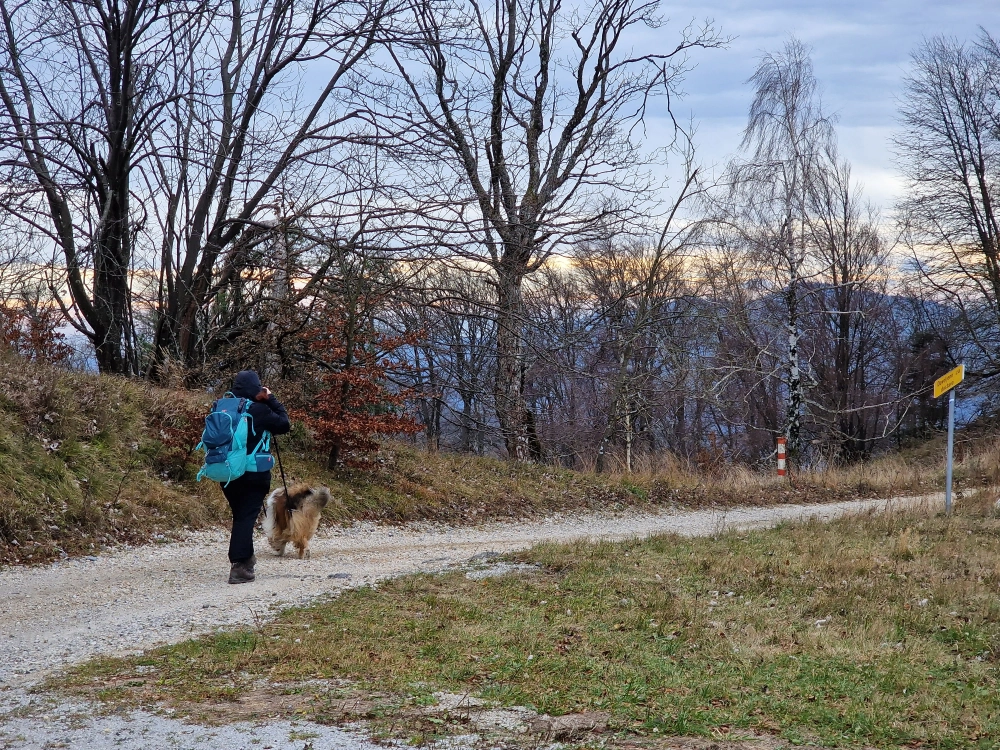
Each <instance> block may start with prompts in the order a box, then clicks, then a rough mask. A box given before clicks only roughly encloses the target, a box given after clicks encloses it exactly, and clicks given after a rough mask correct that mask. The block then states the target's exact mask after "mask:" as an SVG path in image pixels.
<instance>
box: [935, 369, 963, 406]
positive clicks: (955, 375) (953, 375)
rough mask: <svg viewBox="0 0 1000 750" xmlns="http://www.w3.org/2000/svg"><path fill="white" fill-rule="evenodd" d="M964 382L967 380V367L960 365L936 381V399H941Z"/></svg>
mask: <svg viewBox="0 0 1000 750" xmlns="http://www.w3.org/2000/svg"><path fill="white" fill-rule="evenodd" d="M963 380H965V365H959V366H958V367H956V368H955V369H954V370H952V371H951V372H947V373H945V374H944V375H942V376H941V377H939V378H938V379H937V380H935V381H934V398H940V397H941V396H942V394H945V393H947V392H948V391H950V390H951V389H952V388H954V387H955V386H956V385H958V384H959V383H961V382H962V381H963Z"/></svg>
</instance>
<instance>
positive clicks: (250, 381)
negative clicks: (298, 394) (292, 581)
mask: <svg viewBox="0 0 1000 750" xmlns="http://www.w3.org/2000/svg"><path fill="white" fill-rule="evenodd" d="M232 393H233V395H234V396H236V397H238V398H245V399H248V400H249V401H250V405H249V407H248V411H249V413H250V416H251V418H252V419H253V421H252V422H251V424H252V426H253V429H252V430H251V431H250V432H249V433H248V435H247V454H248V455H249V454H251V453H253V452H254V449H255V448H256V447H257V444H258V443H260V441H261V440H262V439H263V437H264V431H265V430H266V431H267V432H269V433H271V434H272V435H284V434H286V433H287V432H288V431H289V430H290V429H291V424H290V423H289V421H288V412H287V411H286V410H285V407H284V406H282V404H281V402H280V401H278V399H277V398H275V396H274V394H273V393H271V391H270V389H268V388H265V387H264V386H262V385H261V384H260V377H258V375H257V373H256V372H255V371H253V370H243V371H242V372H239V373H237V375H236V377H235V378H234V379H233V387H232ZM258 455H261V454H260V453H258ZM254 469H256V466H255V465H254V466H250V467H248V469H247V472H246V473H245V474H243V476H241V477H237V478H236V479H234V480H232V481H231V482H228V483H227V484H223V485H221V486H222V492H223V494H224V495H225V496H226V500H227V501H228V502H229V507H230V508H231V509H232V511H233V531H232V535H231V536H230V538H229V562H230V563H232V567H231V569H230V571H229V582H230V583H250V582H251V581H253V580H254V579H255V578H256V574H255V573H254V565H255V564H256V563H257V558H256V556H255V555H254V552H253V527H254V525H255V524H256V523H257V516H259V515H260V509H261V508H262V507H263V505H264V498H265V497H267V494H268V492H270V491H271V470H270V469H268V470H267V471H254Z"/></svg>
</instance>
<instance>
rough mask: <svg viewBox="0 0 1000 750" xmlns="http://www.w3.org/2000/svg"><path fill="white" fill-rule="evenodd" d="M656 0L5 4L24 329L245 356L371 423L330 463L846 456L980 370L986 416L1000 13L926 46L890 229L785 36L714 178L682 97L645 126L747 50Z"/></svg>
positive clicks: (903, 425)
mask: <svg viewBox="0 0 1000 750" xmlns="http://www.w3.org/2000/svg"><path fill="white" fill-rule="evenodd" d="M657 6H658V3H657V2H655V1H650V2H643V1H641V0H598V1H597V2H594V3H587V4H583V5H580V6H572V7H570V6H564V5H563V3H561V2H560V1H559V0H494V1H493V2H479V0H246V2H234V1H232V0H30V1H29V2H25V1H24V0H17V1H12V0H0V14H2V20H3V26H2V29H0V171H2V176H0V181H2V184H3V186H4V187H3V190H2V191H0V203H2V206H0V209H2V210H0V224H2V225H0V287H2V289H3V291H4V295H3V303H2V305H0V340H2V344H3V346H4V347H6V348H7V349H10V350H13V351H15V352H16V353H17V354H19V355H20V356H23V357H27V358H30V359H34V360H40V361H51V362H53V363H56V364H58V365H60V366H65V367H80V368H86V367H91V368H93V367H96V368H98V369H99V370H100V371H101V372H103V373H109V374H115V375H122V376H127V377H133V378H146V379H149V380H150V381H152V382H154V383H158V384H160V385H164V386H171V387H173V386H186V387H199V388H203V387H212V388H220V387H222V388H224V387H225V386H226V384H227V382H228V379H229V378H230V377H231V375H232V374H233V373H234V372H235V371H236V370H238V369H241V368H245V367H254V368H256V369H258V370H259V371H260V372H261V375H262V378H263V379H264V381H265V382H268V383H273V384H275V386H273V387H276V386H277V385H278V384H280V387H281V388H282V389H283V393H284V395H285V397H286V398H288V399H289V401H290V403H291V404H292V405H293V406H294V407H295V408H298V409H300V410H305V411H306V412H309V411H310V410H312V411H317V410H318V412H320V413H321V414H322V415H323V417H324V419H327V420H328V421H332V422H338V420H339V423H341V424H342V425H345V427H344V428H343V429H341V430H340V432H339V433H337V434H339V435H341V437H335V438H331V439H332V440H333V441H334V443H336V444H331V445H329V446H328V447H329V448H330V450H331V463H336V462H337V460H338V459H339V458H340V456H339V451H340V448H342V447H343V448H351V446H352V445H354V447H358V444H356V443H350V441H349V440H348V441H347V442H346V443H344V442H343V441H342V440H341V438H342V436H343V434H345V433H347V432H349V431H351V430H354V431H360V432H364V431H366V430H367V431H370V432H372V431H373V432H383V433H385V432H394V431H397V430H398V431H402V432H409V433H413V434H415V435H418V437H416V438H415V439H417V440H420V441H423V442H424V443H425V444H426V445H427V447H428V448H430V449H438V448H442V449H445V448H446V449H449V450H459V451H470V452H478V453H492V454H500V455H506V456H509V457H510V458H512V459H515V460H520V461H549V462H553V463H557V464H560V465H563V466H568V467H574V468H586V469H596V470H597V471H609V470H616V471H617V470H622V469H625V470H638V469H644V468H650V467H653V466H655V464H656V462H657V461H661V460H664V459H663V457H664V456H666V455H669V456H672V457H676V458H677V459H680V460H682V461H689V462H692V463H697V464H699V465H702V466H713V465H717V464H723V463H730V462H740V463H746V464H751V465H753V464H757V463H761V462H764V461H769V460H770V459H771V458H772V457H773V455H774V451H775V439H776V437H778V436H785V437H786V438H787V441H788V447H789V452H790V454H791V456H792V457H793V460H795V461H797V462H798V464H799V465H812V466H821V465H828V464H831V463H843V462H852V461H857V460H860V459H866V458H868V457H870V456H872V455H874V454H877V453H881V452H886V451H888V450H892V449H895V448H897V447H898V446H900V445H901V444H903V442H904V441H907V440H910V439H912V438H915V437H916V438H919V437H921V436H924V435H927V434H930V433H932V432H933V431H935V430H938V429H940V427H941V425H942V419H943V416H944V413H945V412H944V408H943V404H941V403H939V401H938V400H935V399H933V398H932V397H931V393H930V387H931V384H932V383H933V381H934V379H935V378H936V377H938V376H940V375H941V374H943V373H944V372H946V371H948V370H949V369H951V368H952V367H954V366H955V365H956V364H957V363H965V365H966V371H967V381H966V384H965V385H964V386H963V403H964V404H965V405H966V406H965V412H964V414H965V416H966V417H967V418H973V417H976V416H980V415H990V414H993V413H994V412H995V410H996V408H997V403H996V397H997V395H1000V381H998V378H997V375H998V374H1000V348H998V345H1000V221H998V218H997V213H996V211H997V208H996V202H997V200H1000V45H998V41H997V38H995V37H994V36H992V35H991V34H990V32H989V31H987V30H985V29H984V30H982V31H981V32H980V33H979V35H978V36H977V37H975V38H973V39H969V40H954V39H950V38H931V39H928V40H927V41H925V42H924V43H923V44H922V45H921V46H920V47H919V48H918V49H915V50H914V51H913V53H912V59H911V67H910V70H909V73H908V76H907V77H906V79H905V81H904V84H903V88H902V89H901V90H900V91H899V92H897V93H898V98H899V102H900V110H899V123H900V129H899V135H898V138H897V140H896V141H895V142H894V143H893V144H886V148H892V149H893V150H894V152H895V154H896V157H897V159H896V163H897V165H898V169H899V170H900V173H901V174H902V175H903V176H904V177H905V183H906V186H907V187H906V193H905V195H904V197H903V198H902V199H901V201H900V202H899V204H898V205H896V206H894V207H892V208H893V210H892V213H891V215H889V216H887V215H884V214H882V213H880V212H879V211H878V210H876V208H874V207H873V206H872V205H870V203H868V202H867V201H866V199H865V196H864V195H863V194H862V191H861V190H860V189H859V187H858V185H857V183H856V182H855V180H854V179H853V177H852V174H851V165H850V164H849V163H848V162H847V161H845V160H844V158H843V157H842V156H841V155H840V154H839V152H838V147H837V133H836V126H835V121H834V118H832V117H831V116H830V115H829V113H828V112H827V111H825V110H824V108H823V104H822V99H821V97H820V95H819V87H820V82H819V81H817V79H816V77H815V74H814V72H813V68H812V65H811V62H810V50H809V49H808V48H807V47H806V46H804V45H803V44H801V43H800V42H798V41H796V40H794V39H791V40H789V41H788V42H787V43H786V44H785V45H784V46H783V47H782V48H781V49H776V50H772V51H770V52H767V53H766V54H763V55H762V56H761V57H760V58H759V59H758V60H757V61H756V68H755V70H754V73H753V75H752V77H751V78H750V79H749V81H748V82H747V86H748V87H750V88H751V89H752V92H753V97H752V103H751V105H750V108H749V111H748V112H747V119H746V126H745V129H744V131H743V137H742V142H741V143H740V144H739V149H738V151H737V156H736V157H735V158H734V159H733V160H732V161H731V162H730V163H729V164H727V165H725V166H724V169H718V170H715V172H714V173H713V174H711V175H710V174H708V173H707V172H706V171H705V170H703V169H702V168H700V167H699V158H698V152H697V144H696V140H695V139H694V138H693V137H692V136H691V133H690V132H689V129H688V128H686V127H685V125H684V123H682V122H679V121H676V120H675V121H674V129H673V131H672V140H671V142H670V143H656V144H650V143H648V142H646V140H645V138H644V135H643V134H644V132H645V131H644V128H643V124H644V121H645V120H646V119H647V113H649V112H653V111H655V112H657V113H658V116H660V117H662V115H663V114H664V113H668V114H669V113H670V112H671V109H670V107H671V103H672V102H676V101H677V99H678V96H679V88H680V84H681V81H682V79H683V77H684V74H685V73H686V72H687V71H688V70H690V68H691V67H692V66H693V65H696V64H697V63H698V61H699V60H701V59H704V58H705V57H706V56H709V55H712V54H718V52H716V51H715V50H717V49H719V48H724V47H725V46H726V45H727V44H728V41H729V40H728V39H727V38H726V37H725V36H724V34H723V33H722V32H721V31H720V30H718V29H717V28H715V27H714V26H713V25H712V24H711V23H707V22H706V23H705V24H704V25H700V26H699V25H697V24H693V25H689V26H686V27H683V26H672V25H670V24H669V23H667V22H665V21H663V19H661V18H660V16H659V15H658V7H657ZM654 28H655V29H657V32H656V33H657V35H658V37H657V38H659V39H662V45H661V46H660V47H658V49H657V51H655V52H653V51H650V52H636V51H635V49H634V46H633V41H632V40H634V39H635V38H636V36H637V35H638V34H639V33H640V32H642V31H643V30H648V29H654ZM695 115H697V113H695ZM671 119H672V115H671ZM667 174H669V175H671V179H670V181H669V182H666V183H665V179H664V175H667ZM73 341H85V342H87V346H85V347H79V346H70V343H71V342H73ZM334 432H336V430H335V431H334Z"/></svg>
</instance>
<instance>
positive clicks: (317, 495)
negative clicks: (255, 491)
mask: <svg viewBox="0 0 1000 750" xmlns="http://www.w3.org/2000/svg"><path fill="white" fill-rule="evenodd" d="M328 502H330V490H328V489H327V488H326V487H310V486H309V485H307V484H294V485H292V486H291V487H289V488H288V496H287V497H286V496H285V489H284V488H283V487H279V488H278V489H276V490H275V491H274V492H272V493H271V494H270V495H268V496H267V500H265V501H264V533H265V534H266V535H267V541H268V544H270V545H271V549H273V550H274V551H275V552H277V553H278V554H279V555H283V554H285V545H286V544H288V543H289V542H291V543H292V544H293V545H294V546H295V549H297V550H298V552H299V559H300V560H301V559H302V558H303V557H304V558H306V559H307V560H308V559H309V540H310V539H312V538H313V535H315V533H316V528H317V527H318V526H319V516H320V513H321V512H322V511H323V508H325V507H326V504H327V503H328Z"/></svg>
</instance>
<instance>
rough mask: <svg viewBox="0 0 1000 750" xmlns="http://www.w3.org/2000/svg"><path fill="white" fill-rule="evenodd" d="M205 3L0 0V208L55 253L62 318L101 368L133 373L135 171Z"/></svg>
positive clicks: (138, 210)
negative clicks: (67, 303)
mask: <svg viewBox="0 0 1000 750" xmlns="http://www.w3.org/2000/svg"><path fill="white" fill-rule="evenodd" d="M202 10H203V3H202V2H199V1H198V0H191V1H190V2H185V1H184V0H180V1H178V2H166V0H31V1H29V2H11V0H2V1H0V20H2V22H3V29H2V32H0V101H2V107H0V164H2V167H3V169H4V174H3V179H4V182H5V188H4V195H3V198H2V202H3V206H4V208H5V210H7V211H9V212H11V213H12V214H14V215H16V216H17V217H18V218H19V219H20V220H21V221H22V223H23V230H24V231H35V232H38V233H40V234H42V235H44V236H45V237H47V238H48V240H49V241H50V242H51V243H52V245H53V246H54V247H55V248H58V252H59V254H61V256H62V265H63V266H64V268H65V274H66V281H67V283H68V286H69V293H70V299H71V306H72V309H71V310H70V309H67V310H66V314H67V318H68V320H69V321H70V322H71V323H72V324H73V325H74V326H75V327H76V328H77V329H78V330H79V331H81V332H82V333H84V334H85V335H86V336H87V337H88V338H89V339H90V340H91V341H92V342H93V345H94V347H95V349H96V352H97V363H98V365H99V367H100V368H101V370H102V371H105V372H114V373H135V372H137V371H138V366H139V363H138V355H137V352H136V350H135V346H134V341H133V335H132V321H131V315H132V310H131V279H130V271H131V264H132V260H133V245H134V241H135V236H136V234H137V233H138V232H140V231H141V230H142V223H143V222H142V216H141V214H142V209H141V207H139V206H136V205H134V204H133V179H132V176H133V172H134V171H135V170H136V169H137V167H139V166H140V165H141V164H142V163H143V162H144V161H145V160H146V159H148V157H149V151H148V147H147V142H146V134H147V133H148V132H149V129H150V128H152V127H155V125H156V123H157V122H158V120H159V118H160V117H161V116H162V114H163V111H164V109H165V108H166V107H167V106H169V104H170V103H171V101H172V100H173V95H174V91H173V88H172V86H171V80H170V79H171V77H172V74H173V72H174V71H175V65H176V64H177V63H178V62H179V60H178V55H177V54H176V53H175V50H174V46H175V44H176V43H178V41H179V38H180V37H181V36H182V35H183V34H184V33H185V29H186V28H187V25H188V23H189V19H194V18H197V17H198V15H199V14H200V13H201V12H202ZM57 298H58V299H60V300H61V297H58V296H57Z"/></svg>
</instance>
